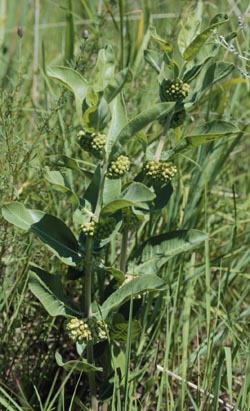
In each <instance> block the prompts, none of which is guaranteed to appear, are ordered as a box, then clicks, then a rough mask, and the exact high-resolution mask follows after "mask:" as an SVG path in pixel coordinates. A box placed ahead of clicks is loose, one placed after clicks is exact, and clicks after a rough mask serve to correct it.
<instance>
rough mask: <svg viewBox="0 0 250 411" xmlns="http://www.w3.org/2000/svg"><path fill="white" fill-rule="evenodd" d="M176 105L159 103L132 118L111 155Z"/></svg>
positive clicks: (119, 135) (118, 138)
mask: <svg viewBox="0 0 250 411" xmlns="http://www.w3.org/2000/svg"><path fill="white" fill-rule="evenodd" d="M174 106H175V103H158V104H155V105H154V106H153V107H152V108H150V109H148V110H145V111H143V112H142V113H140V114H138V115H137V116H136V117H134V118H133V119H132V120H130V121H129V122H128V123H127V124H126V125H125V127H123V129H122V130H121V131H120V133H119V134H118V136H117V139H116V143H115V144H114V146H113V148H112V151H111V157H112V155H114V154H116V152H117V151H119V150H120V147H123V146H124V145H125V144H126V143H127V142H128V140H129V139H131V137H133V136H134V135H135V134H136V133H138V131H140V130H142V129H143V128H144V127H146V126H147V125H148V124H150V123H151V122H152V121H154V120H159V119H161V118H163V117H165V116H166V115H167V114H168V113H170V112H171V111H172V110H173V108H174Z"/></svg>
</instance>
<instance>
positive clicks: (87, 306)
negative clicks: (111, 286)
mask: <svg viewBox="0 0 250 411" xmlns="http://www.w3.org/2000/svg"><path fill="white" fill-rule="evenodd" d="M92 245H93V240H92V238H91V237H88V238H87V241H86V258H85V277H84V279H85V281H84V312H85V315H86V317H87V318H90V317H91V315H92V309H91V291H92V271H93V270H92V268H93V267H92V266H93V262H92ZM87 361H88V363H89V364H93V362H94V353H93V344H92V342H89V343H88V345H87ZM88 378H89V389H90V396H91V407H92V410H93V411H97V410H98V402H97V399H96V383H95V374H94V373H93V372H90V373H89V374H88Z"/></svg>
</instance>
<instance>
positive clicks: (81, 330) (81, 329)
mask: <svg viewBox="0 0 250 411" xmlns="http://www.w3.org/2000/svg"><path fill="white" fill-rule="evenodd" d="M65 330H66V332H67V334H68V336H69V338H70V339H71V340H72V341H74V342H78V343H79V344H82V343H85V344H87V343H88V342H90V341H92V342H93V343H94V344H96V343H98V342H100V341H103V340H106V339H107V338H108V337H107V326H106V324H105V323H104V322H103V321H100V320H98V319H97V318H96V317H94V316H93V317H90V318H88V319H85V320H80V319H79V318H76V317H74V318H71V319H70V320H68V321H67V322H66V325H65Z"/></svg>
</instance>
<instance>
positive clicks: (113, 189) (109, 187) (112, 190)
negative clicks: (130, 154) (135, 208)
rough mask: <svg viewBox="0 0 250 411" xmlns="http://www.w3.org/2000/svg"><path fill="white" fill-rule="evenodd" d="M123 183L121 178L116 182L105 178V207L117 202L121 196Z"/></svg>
mask: <svg viewBox="0 0 250 411" xmlns="http://www.w3.org/2000/svg"><path fill="white" fill-rule="evenodd" d="M121 187H122V182H121V179H120V178H117V179H116V180H110V179H109V178H105V183H104V190H103V205H104V206H105V205H107V204H109V203H111V202H112V201H113V200H117V199H118V198H119V197H120V194H121Z"/></svg>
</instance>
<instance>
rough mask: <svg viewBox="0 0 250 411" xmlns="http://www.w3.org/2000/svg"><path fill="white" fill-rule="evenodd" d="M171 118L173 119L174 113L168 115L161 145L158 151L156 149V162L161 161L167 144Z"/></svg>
mask: <svg viewBox="0 0 250 411" xmlns="http://www.w3.org/2000/svg"><path fill="white" fill-rule="evenodd" d="M171 118H172V113H169V114H168V115H167V118H166V122H165V124H164V128H163V131H162V135H161V137H160V140H159V144H158V146H157V149H156V152H155V155H154V160H156V161H159V159H160V157H161V152H162V150H163V147H164V144H165V140H166V135H167V134H168V130H169V126H170V122H171Z"/></svg>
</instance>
